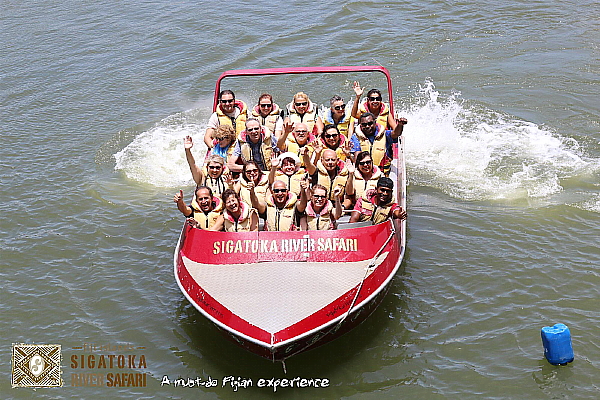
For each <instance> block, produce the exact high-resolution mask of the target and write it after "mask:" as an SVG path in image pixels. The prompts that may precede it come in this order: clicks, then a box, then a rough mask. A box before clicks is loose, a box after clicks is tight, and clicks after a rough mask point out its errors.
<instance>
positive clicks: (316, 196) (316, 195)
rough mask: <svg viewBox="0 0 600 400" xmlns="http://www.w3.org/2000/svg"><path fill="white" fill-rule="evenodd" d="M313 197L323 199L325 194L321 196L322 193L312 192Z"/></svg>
mask: <svg viewBox="0 0 600 400" xmlns="http://www.w3.org/2000/svg"><path fill="white" fill-rule="evenodd" d="M313 197H314V198H315V199H324V198H325V197H327V196H323V195H322V194H313Z"/></svg>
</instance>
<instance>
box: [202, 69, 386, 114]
mask: <svg viewBox="0 0 600 400" xmlns="http://www.w3.org/2000/svg"><path fill="white" fill-rule="evenodd" d="M342 72H345V73H348V72H381V73H383V74H384V75H385V78H386V80H387V85H388V97H389V104H390V112H391V113H392V115H394V100H393V96H392V93H393V92H392V79H391V78H390V73H389V71H388V70H387V68H385V67H381V66H379V65H365V66H345V67H288V68H265V69H233V70H230V71H225V72H223V73H222V74H221V76H219V79H217V84H216V87H215V96H214V101H213V111H215V110H216V109H217V105H218V104H219V92H220V91H221V80H223V79H224V78H226V77H231V76H259V75H286V74H288V75H292V74H323V73H325V74H330V73H342Z"/></svg>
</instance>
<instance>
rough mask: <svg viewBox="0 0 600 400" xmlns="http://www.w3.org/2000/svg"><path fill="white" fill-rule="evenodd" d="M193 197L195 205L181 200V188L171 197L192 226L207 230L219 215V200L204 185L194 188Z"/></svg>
mask: <svg viewBox="0 0 600 400" xmlns="http://www.w3.org/2000/svg"><path fill="white" fill-rule="evenodd" d="M195 199H196V201H197V206H194V205H193V204H190V205H189V206H188V205H186V204H185V203H184V202H183V190H179V193H177V194H175V196H174V197H173V201H174V202H175V203H176V204H177V208H178V209H179V211H181V213H182V214H183V215H184V216H185V217H186V218H188V221H189V222H190V224H191V225H192V226H193V227H195V228H199V229H205V230H208V229H209V228H210V227H211V226H213V225H214V224H215V222H216V220H217V218H218V217H219V215H221V213H220V211H221V200H220V199H219V198H218V197H214V196H213V193H212V191H211V190H210V188H209V187H206V186H200V187H198V188H196V192H195Z"/></svg>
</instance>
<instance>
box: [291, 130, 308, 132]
mask: <svg viewBox="0 0 600 400" xmlns="http://www.w3.org/2000/svg"><path fill="white" fill-rule="evenodd" d="M294 132H296V133H308V131H304V130H302V131H294Z"/></svg>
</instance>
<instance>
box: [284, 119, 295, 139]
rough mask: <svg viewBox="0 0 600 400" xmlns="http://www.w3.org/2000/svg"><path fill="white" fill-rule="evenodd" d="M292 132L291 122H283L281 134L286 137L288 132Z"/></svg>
mask: <svg viewBox="0 0 600 400" xmlns="http://www.w3.org/2000/svg"><path fill="white" fill-rule="evenodd" d="M293 130H294V123H293V122H292V121H289V120H287V121H285V122H284V123H283V134H284V135H285V136H286V137H287V136H288V135H289V134H290V132H292V131H293Z"/></svg>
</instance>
